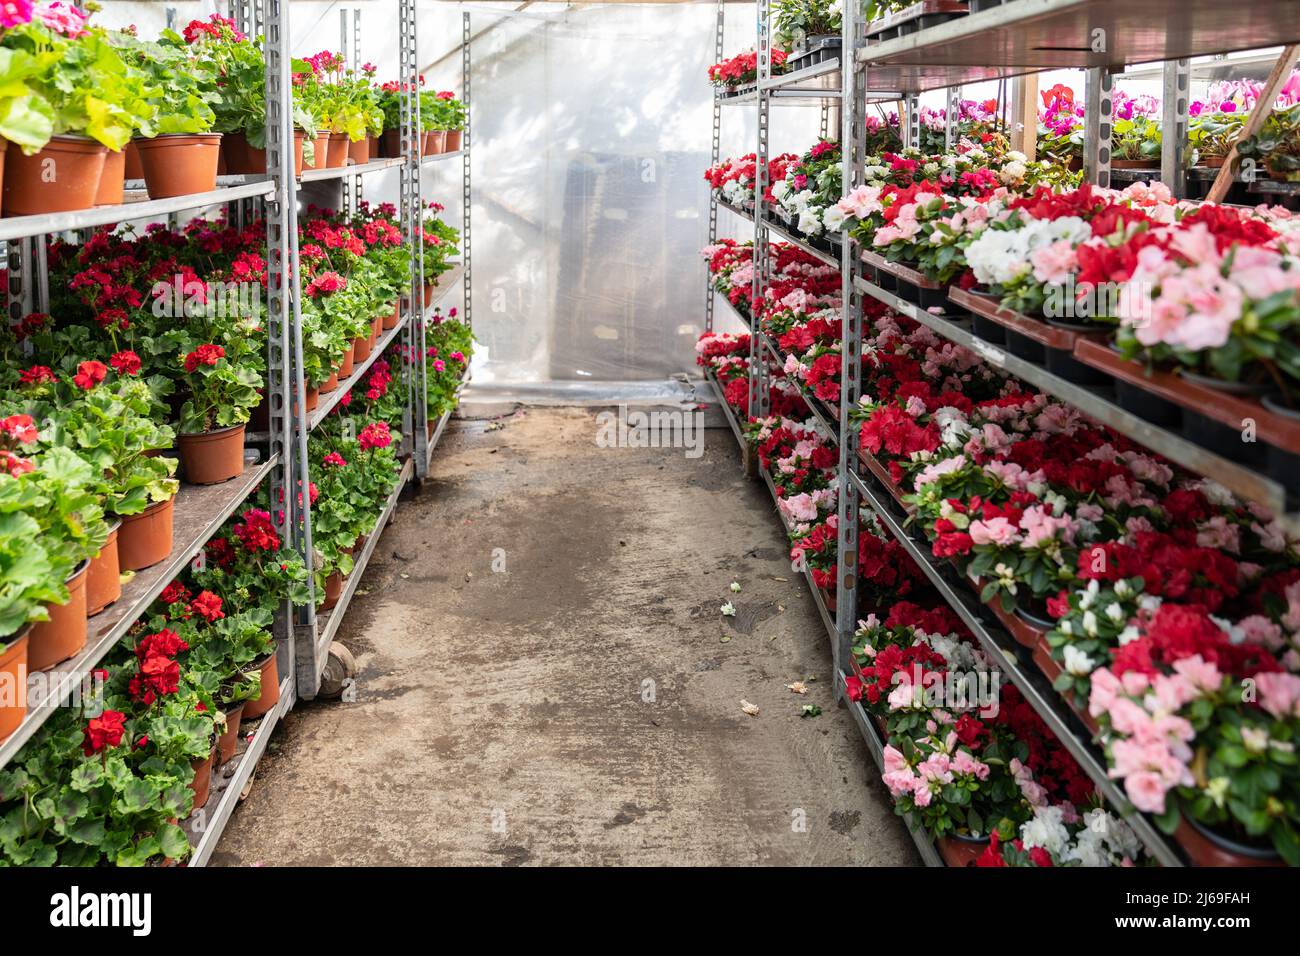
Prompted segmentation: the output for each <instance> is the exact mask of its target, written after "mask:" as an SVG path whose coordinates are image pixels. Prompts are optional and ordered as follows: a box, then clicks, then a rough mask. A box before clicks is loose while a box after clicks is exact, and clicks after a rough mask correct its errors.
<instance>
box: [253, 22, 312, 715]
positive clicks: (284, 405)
mask: <svg viewBox="0 0 1300 956" xmlns="http://www.w3.org/2000/svg"><path fill="white" fill-rule="evenodd" d="M288 8H289V4H288V2H287V0H266V2H265V5H264V7H262V9H264V10H265V13H266V22H265V24H264V25H263V28H264V32H265V37H266V40H265V51H266V170H267V173H268V174H269V175H270V176H271V178H272V179H273V180H274V181H275V191H274V192H273V193H272V194H271V196H270V197H269V198H268V200H267V202H266V256H267V268H266V274H267V278H266V343H267V357H266V402H267V409H268V419H269V422H270V441H269V446H270V453H271V454H272V455H275V456H278V460H279V464H278V465H277V466H276V467H275V468H274V469H273V470H272V472H271V476H270V481H269V485H270V500H271V516H272V519H273V521H274V522H275V524H276V528H277V531H278V533H279V535H280V540H281V541H286V542H290V543H291V544H292V546H293V547H294V549H295V550H296V551H298V553H299V554H301V555H302V556H303V560H304V561H305V562H306V564H307V570H308V583H309V598H308V601H307V605H306V607H305V608H303V609H302V610H301V611H300V616H299V617H298V618H297V622H296V623H297V627H292V626H290V625H291V622H293V621H294V618H293V617H292V615H293V608H292V607H291V606H290V605H288V604H286V605H285V606H284V607H283V608H282V609H281V613H280V614H278V615H277V621H276V630H277V632H278V635H277V636H279V637H280V638H281V645H282V646H281V650H280V655H281V661H280V665H281V667H282V668H283V669H282V670H281V673H290V669H289V668H288V667H287V666H285V665H287V664H288V662H289V661H292V662H293V669H292V672H293V673H294V678H295V683H296V686H297V691H296V694H297V695H300V696H305V697H311V696H314V695H315V693H316V677H317V674H316V671H315V670H314V663H315V640H314V639H315V630H316V621H315V613H316V597H315V586H314V584H313V583H312V579H311V571H312V570H313V554H312V545H311V518H310V515H309V514H308V513H307V504H308V502H307V489H308V487H309V478H308V475H307V411H306V409H307V402H306V394H307V392H306V388H305V387H304V382H303V373H302V368H303V361H302V315H301V313H300V311H299V301H298V292H299V290H298V287H297V283H298V275H299V272H298V217H297V207H298V194H297V184H296V182H295V178H294V162H293V119H292V115H293V111H292V109H291V106H290V97H291V96H292V95H293V92H292V91H293V87H292V86H291V84H290V82H289V72H290V71H289V61H290V53H289V23H288ZM248 14H251V15H252V16H253V17H254V18H256V17H257V15H258V10H257V8H251V9H248V10H245V15H248ZM251 26H252V27H253V28H254V29H256V28H257V27H258V26H259V24H258V23H256V22H254V23H253V24H251ZM295 409H296V413H295ZM300 496H301V497H300ZM299 638H301V640H300V639H299Z"/></svg>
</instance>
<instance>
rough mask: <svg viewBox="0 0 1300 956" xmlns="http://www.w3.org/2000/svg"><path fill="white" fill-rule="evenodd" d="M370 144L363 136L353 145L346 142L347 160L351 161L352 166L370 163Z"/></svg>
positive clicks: (369, 139) (367, 137)
mask: <svg viewBox="0 0 1300 956" xmlns="http://www.w3.org/2000/svg"><path fill="white" fill-rule="evenodd" d="M370 143H371V138H370V137H369V136H363V137H361V138H360V139H359V140H357V141H356V142H355V143H353V142H351V141H349V142H348V159H350V160H352V164H353V165H354V166H364V165H365V164H366V163H368V162H370Z"/></svg>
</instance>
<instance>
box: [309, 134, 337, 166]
mask: <svg viewBox="0 0 1300 956" xmlns="http://www.w3.org/2000/svg"><path fill="white" fill-rule="evenodd" d="M312 147H313V149H314V151H315V152H314V155H313V156H312V158H311V161H310V162H309V161H307V160H306V159H305V158H304V159H303V164H302V168H303V169H325V168H327V167H328V166H329V158H330V134H329V133H328V132H325V133H317V134H316V138H315V139H314V140H312Z"/></svg>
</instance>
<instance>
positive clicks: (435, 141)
mask: <svg viewBox="0 0 1300 956" xmlns="http://www.w3.org/2000/svg"><path fill="white" fill-rule="evenodd" d="M446 151H447V131H446V130H445V129H433V130H429V132H427V133H425V134H424V155H426V156H437V155H438V154H439V153H445V152H446Z"/></svg>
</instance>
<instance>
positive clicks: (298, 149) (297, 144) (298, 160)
mask: <svg viewBox="0 0 1300 956" xmlns="http://www.w3.org/2000/svg"><path fill="white" fill-rule="evenodd" d="M306 139H307V133H306V131H305V130H300V129H295V130H294V131H293V174H294V175H295V176H301V175H302V163H303V159H302V155H303V154H302V149H303V143H304V142H306Z"/></svg>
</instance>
